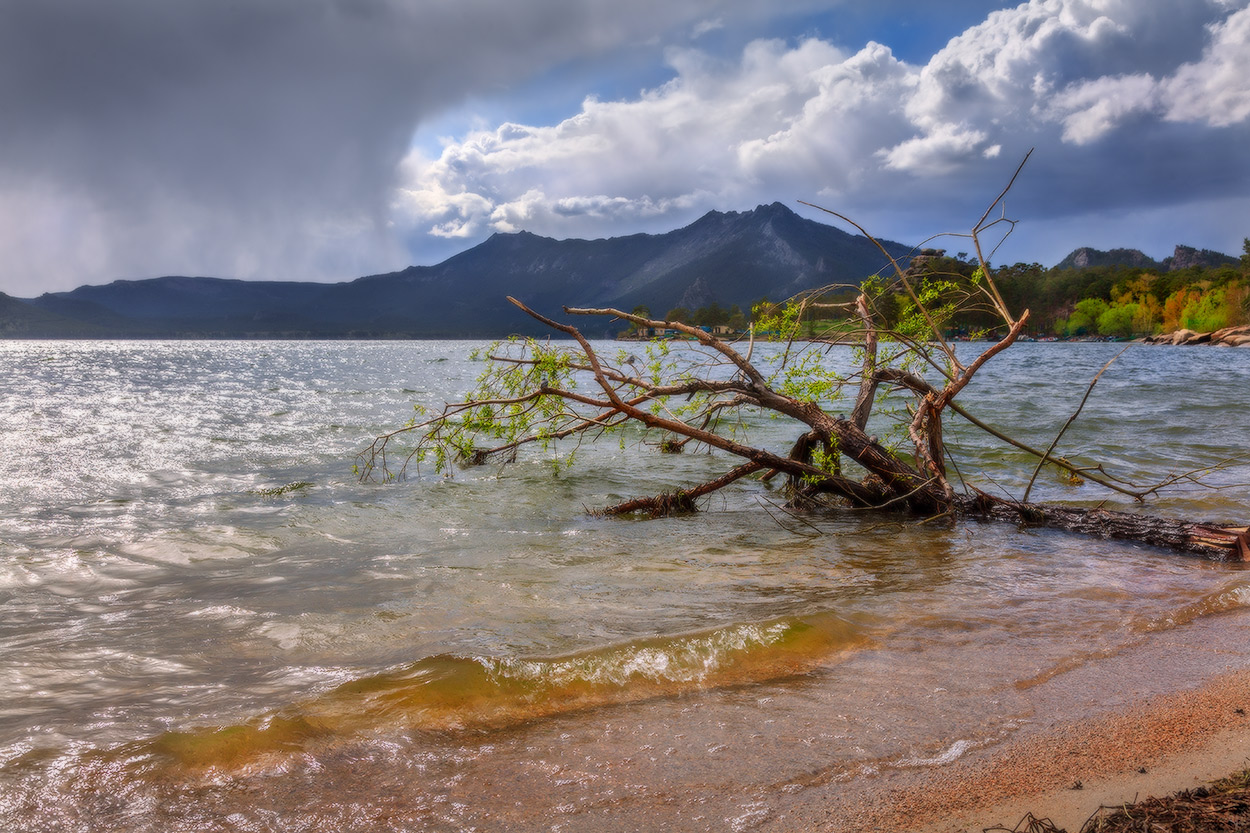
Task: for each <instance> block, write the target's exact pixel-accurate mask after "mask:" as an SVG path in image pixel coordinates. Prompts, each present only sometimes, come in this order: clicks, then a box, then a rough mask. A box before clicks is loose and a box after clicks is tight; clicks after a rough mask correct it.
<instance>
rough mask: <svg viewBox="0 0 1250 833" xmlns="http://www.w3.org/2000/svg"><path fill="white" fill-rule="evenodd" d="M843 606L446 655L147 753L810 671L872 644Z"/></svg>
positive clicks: (290, 745)
mask: <svg viewBox="0 0 1250 833" xmlns="http://www.w3.org/2000/svg"><path fill="white" fill-rule="evenodd" d="M869 639H870V637H869V634H868V632H867V629H865V628H863V627H860V626H857V625H854V624H852V623H851V622H849V621H847V620H845V619H842V618H840V617H838V616H835V615H833V614H822V615H817V616H811V617H806V618H803V619H785V620H777V621H773V622H765V623H750V624H739V625H731V626H728V627H725V628H718V629H716V630H711V631H704V632H699V633H693V634H685V635H681V636H674V637H661V638H655V639H648V640H640V641H637V642H631V643H625V644H623V645H616V646H610V647H607V648H601V649H597V650H593V651H586V652H582V653H578V654H571V655H566V656H560V657H552V658H525V659H514V658H499V657H463V656H454V655H446V654H445V655H439V656H432V657H426V658H425V659H422V660H419V661H417V662H415V663H413V664H411V665H409V666H406V667H404V668H401V669H396V670H394V671H390V672H386V673H383V674H378V675H375V676H372V677H365V678H361V679H356V680H351V681H349V682H346V683H344V684H342V685H340V686H338V687H337V688H334V689H332V690H330V691H328V692H326V693H325V694H323V695H321V696H319V697H316V698H313V699H311V700H308V701H306V702H304V703H301V704H298V705H296V706H293V707H290V708H287V709H283V710H282V711H281V712H277V713H274V714H270V715H265V716H263V717H260V718H258V719H256V720H254V721H250V722H248V723H246V724H244V725H241V726H232V727H226V728H222V729H203V730H193V731H189V732H170V733H167V734H165V735H163V736H161V737H160V738H158V739H157V740H156V741H154V742H152V743H151V744H149V745H148V746H149V750H148V751H149V753H151V754H150V755H149V757H151V755H152V754H154V756H155V757H156V758H158V759H164V760H167V761H172V762H173V763H175V764H177V765H181V766H190V767H194V768H214V767H237V766H249V765H251V764H253V763H255V762H256V761H258V760H260V759H262V758H266V757H272V756H273V755H275V754H277V755H283V754H288V753H290V752H293V751H296V750H298V749H301V748H304V747H306V746H307V745H308V744H311V743H333V742H335V740H336V739H339V738H348V737H352V736H358V735H360V734H362V733H369V732H374V731H377V730H385V729H387V728H388V727H389V728H392V729H394V728H401V729H402V728H412V729H419V730H423V731H437V732H442V731H459V730H463V729H490V728H497V727H503V726H508V725H515V724H517V723H521V722H525V721H529V720H535V719H539V718H542V717H548V716H551V715H554V714H560V713H567V712H570V711H575V710H580V709H587V708H595V707H599V706H605V705H612V704H619V703H627V702H636V701H639V700H644V699H649V698H653V697H661V696H668V695H674V694H681V693H684V692H690V691H697V690H701V689H706V688H711V687H714V686H721V685H738V684H742V683H750V682H760V681H763V680H769V679H777V678H779V677H784V676H790V675H793V674H798V673H805V672H808V671H811V670H812V669H813V668H815V667H817V666H818V665H821V664H828V663H829V662H831V661H832V660H833V659H835V658H837V657H838V656H841V655H842V654H845V653H846V652H849V651H851V650H853V649H855V648H858V647H861V646H863V645H865V644H867V643H868V641H869Z"/></svg>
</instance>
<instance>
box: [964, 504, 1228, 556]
mask: <svg viewBox="0 0 1250 833" xmlns="http://www.w3.org/2000/svg"><path fill="white" fill-rule="evenodd" d="M958 509H959V511H960V513H961V514H963V515H966V516H969V517H975V518H983V519H987V520H997V521H1010V522H1012V523H1017V524H1021V525H1023V526H1036V527H1048V528H1051V529H1062V530H1066V531H1068V532H1077V533H1080V534H1082V535H1090V536H1093V537H1096V538H1115V539H1119V540H1122V541H1136V542H1138V543H1141V544H1146V545H1148V546H1152V547H1163V548H1166V549H1172V550H1177V551H1180V552H1188V553H1195V554H1197V555H1204V556H1207V557H1208V558H1215V559H1218V560H1221V561H1250V528H1248V527H1244V526H1232V525H1231V524H1221V523H1195V522H1193V521H1184V520H1178V519H1175V518H1160V517H1156V516H1153V515H1138V514H1136V513H1133V512H1115V511H1111V510H1107V509H1085V508H1080V507H1073V506H1055V505H1053V504H1047V503H1012V502H1008V501H1003V500H999V499H997V498H993V497H990V496H989V495H985V494H978V495H975V496H972V497H964V498H959V500H958Z"/></svg>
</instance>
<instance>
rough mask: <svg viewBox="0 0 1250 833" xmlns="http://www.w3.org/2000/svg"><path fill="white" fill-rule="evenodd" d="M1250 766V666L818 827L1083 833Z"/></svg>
mask: <svg viewBox="0 0 1250 833" xmlns="http://www.w3.org/2000/svg"><path fill="white" fill-rule="evenodd" d="M1143 670H1144V669H1143ZM1248 764H1250V669H1242V670H1238V671H1234V672H1231V673H1225V674H1223V675H1221V676H1218V677H1215V678H1212V679H1210V680H1208V681H1207V682H1206V683H1204V684H1203V685H1202V686H1201V687H1200V688H1195V689H1193V690H1188V691H1180V692H1174V693H1171V694H1164V695H1158V696H1155V697H1151V698H1149V699H1148V700H1146V701H1144V702H1142V703H1140V704H1136V705H1133V706H1129V707H1126V708H1121V709H1116V710H1113V711H1110V712H1107V713H1103V714H1100V715H1097V716H1090V717H1086V718H1080V719H1075V720H1070V721H1065V722H1062V723H1058V724H1056V725H1054V726H1051V727H1048V728H1046V729H1042V730H1039V731H1038V732H1035V733H1030V734H1029V735H1027V736H1025V737H1022V738H1019V739H1018V740H1016V741H1013V742H1010V743H1008V744H1006V745H1005V746H1002V747H998V748H995V749H991V750H987V751H986V752H985V753H984V754H983V755H979V756H976V757H974V758H972V759H969V760H966V761H960V762H955V763H953V764H951V765H948V766H944V767H942V768H940V769H939V770H937V771H934V772H931V773H928V774H926V775H923V776H921V777H920V778H919V779H917V780H915V781H913V782H911V783H908V784H905V785H901V786H895V787H892V786H890V785H887V784H879V785H878V786H877V788H875V789H873V790H871V791H870V794H869V795H868V796H865V797H860V798H859V799H858V800H856V801H855V802H854V803H848V804H846V805H843V806H841V807H837V808H831V810H832V813H831V815H830V817H829V818H828V819H827V820H826V823H825V824H823V825H822V826H821V827H820V828H818V829H820V830H825V831H849V830H857V831H858V830H865V831H867V830H889V831H909V832H910V833H980V831H983V830H985V829H987V828H1000V827H1001V828H1006V829H1007V830H1012V829H1014V828H1015V827H1016V826H1017V824H1018V823H1019V822H1020V821H1021V820H1022V819H1023V818H1024V817H1025V816H1026V814H1029V813H1031V814H1032V815H1033V816H1034V817H1035V818H1037V819H1049V820H1050V821H1051V822H1053V823H1054V824H1055V825H1056V826H1057V827H1059V828H1062V829H1064V830H1067V831H1068V833H1077V832H1078V831H1080V830H1081V828H1082V827H1083V826H1084V824H1085V822H1086V821H1087V820H1088V819H1089V818H1090V817H1091V816H1092V815H1093V814H1094V813H1096V812H1097V811H1098V810H1099V808H1100V807H1103V806H1108V807H1119V806H1123V805H1124V804H1131V803H1134V802H1136V801H1139V800H1144V799H1146V798H1150V797H1163V796H1167V795H1170V794H1172V793H1174V792H1177V791H1179V790H1183V789H1192V788H1194V787H1198V786H1200V785H1202V784H1205V783H1208V782H1210V781H1214V780H1217V779H1219V778H1223V777H1226V776H1228V775H1230V774H1231V773H1234V772H1237V771H1240V770H1242V769H1245V768H1246V766H1247V765H1248ZM908 780H910V779H908Z"/></svg>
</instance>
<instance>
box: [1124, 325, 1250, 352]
mask: <svg viewBox="0 0 1250 833" xmlns="http://www.w3.org/2000/svg"><path fill="white" fill-rule="evenodd" d="M1142 343H1143V344H1173V345H1190V344H1214V345H1216V346H1220V347H1250V325H1242V326H1240V327H1225V328H1223V329H1222V330H1216V331H1214V332H1210V333H1197V332H1194V331H1193V330H1177V331H1176V332H1173V333H1163V334H1161V335H1157V336H1147V337H1146V338H1144V339H1142Z"/></svg>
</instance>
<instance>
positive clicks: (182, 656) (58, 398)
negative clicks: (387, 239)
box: [0, 342, 1250, 831]
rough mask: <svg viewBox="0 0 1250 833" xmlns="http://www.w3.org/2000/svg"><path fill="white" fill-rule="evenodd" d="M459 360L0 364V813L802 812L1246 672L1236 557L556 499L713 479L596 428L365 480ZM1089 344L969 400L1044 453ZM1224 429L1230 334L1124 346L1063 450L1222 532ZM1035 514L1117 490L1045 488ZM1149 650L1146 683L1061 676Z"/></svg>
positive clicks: (425, 818) (39, 349)
mask: <svg viewBox="0 0 1250 833" xmlns="http://www.w3.org/2000/svg"><path fill="white" fill-rule="evenodd" d="M474 346H475V345H472V344H467V343H456V342H368V343H341V342H290V343H286V342H260V343H257V342H176V343H174V342H170V343H150V342H0V425H3V430H2V432H0V692H2V694H0V817H4V818H6V819H9V820H10V827H11V829H13V830H19V831H20V830H42V829H61V830H127V831H149V830H150V831H157V830H173V829H177V830H304V829H307V830H331V829H335V830H362V831H364V830H469V829H477V830H502V829H508V830H539V829H541V830H550V829H567V830H616V829H644V830H646V829H660V828H661V827H663V828H666V829H674V830H747V829H754V828H761V829H768V828H770V827H776V828H777V829H784V828H785V827H786V826H787V825H789V824H798V823H807V822H809V821H811V820H812V819H811V818H809V817H808V816H805V815H804V813H810V812H811V811H810V802H809V803H804V798H805V797H806V796H811V795H815V794H822V795H823V793H820V791H821V790H829V789H831V787H836V786H838V785H848V786H853V785H854V784H856V783H860V782H864V781H868V780H871V779H874V778H882V777H886V775H887V774H888V773H890V772H893V771H901V770H908V769H916V768H925V767H934V766H941V765H943V764H944V763H946V762H949V761H951V760H955V759H957V758H959V757H960V756H962V755H966V754H969V753H970V752H973V751H975V750H979V749H984V748H989V747H992V746H993V745H995V744H997V743H1000V742H1002V741H1003V740H1005V739H1007V738H1009V737H1011V736H1013V735H1014V734H1016V733H1018V732H1021V731H1027V730H1028V729H1029V728H1031V727H1036V726H1039V725H1044V724H1045V723H1046V722H1048V721H1050V720H1053V719H1057V717H1062V716H1063V715H1062V714H1057V713H1055V712H1054V711H1053V710H1054V708H1056V707H1055V705H1054V704H1055V703H1061V704H1063V709H1066V710H1067V711H1066V712H1065V713H1066V714H1068V715H1069V716H1070V715H1075V714H1079V713H1081V712H1082V710H1086V709H1090V708H1095V707H1098V706H1102V705H1108V704H1112V705H1113V704H1114V702H1115V701H1116V698H1121V699H1130V698H1132V697H1134V696H1139V695H1140V694H1141V693H1150V692H1152V691H1167V690H1172V689H1175V688H1179V687H1183V686H1186V685H1192V684H1194V683H1195V682H1196V681H1198V680H1200V679H1201V678H1202V676H1203V675H1205V674H1210V673H1214V672H1216V671H1219V670H1223V669H1225V668H1230V667H1243V666H1244V665H1246V664H1248V663H1250V653H1248V649H1246V648H1244V647H1242V644H1243V643H1247V640H1246V639H1245V636H1246V635H1247V632H1248V631H1250V616H1248V615H1247V613H1246V611H1247V610H1250V574H1247V573H1245V572H1244V571H1243V570H1242V568H1241V567H1240V566H1239V565H1228V564H1217V563H1212V562H1207V561H1202V560H1198V559H1193V558H1189V557H1184V556H1176V555H1172V554H1168V553H1163V552H1160V551H1157V550H1152V549H1149V548H1144V547H1138V546H1134V545H1129V544H1124V543H1118V542H1106V541H1091V540H1089V539H1084V538H1079V537H1073V536H1068V535H1064V534H1060V533H1055V532H1044V531H1036V530H1034V531H1022V530H1017V529H1015V528H1014V527H1010V526H1003V525H983V526H977V525H959V526H952V525H944V524H927V525H915V524H912V523H906V522H904V520H903V519H898V518H888V517H885V518H883V517H881V516H869V515H861V514H856V513H851V512H840V513H835V514H830V515H807V516H804V517H802V518H793V517H791V516H788V515H786V514H785V513H784V512H782V511H781V510H780V506H781V504H782V503H784V496H783V495H782V494H781V493H780V491H779V490H778V489H775V488H772V487H770V486H768V485H766V484H761V483H758V482H742V483H740V484H737V485H735V486H734V487H731V488H730V489H728V490H725V491H723V492H722V493H720V494H718V495H716V496H714V497H713V498H712V499H711V500H710V501H709V502H708V504H707V506H706V507H705V508H706V510H707V511H704V512H701V513H699V514H696V515H692V516H686V517H679V518H670V519H664V520H658V521H637V520H623V519H601V518H595V517H592V516H590V515H588V514H587V513H586V511H585V510H586V508H587V507H595V506H600V505H605V504H608V503H611V502H614V501H618V500H621V499H624V498H626V497H632V496H637V495H643V494H653V493H657V492H659V491H661V490H664V489H671V488H674V487H677V486H680V485H689V484H692V483H695V482H698V481H700V480H702V479H706V478H709V477H712V476H715V475H716V474H719V473H721V472H722V471H724V470H725V469H727V468H728V467H729V465H731V463H730V462H729V461H727V460H725V459H722V458H718V457H714V456H709V455H706V454H684V455H679V456H674V455H661V454H659V453H658V452H657V451H655V450H654V448H652V447H651V446H649V445H639V444H637V443H635V442H628V443H627V444H626V445H625V447H624V448H622V447H621V446H620V445H619V444H618V443H616V442H615V441H609V442H606V443H603V444H600V445H598V446H594V447H587V448H584V449H583V450H582V452H581V454H580V462H579V465H578V466H577V467H575V468H574V469H573V470H571V471H564V472H561V473H560V474H558V475H553V474H552V472H551V469H550V467H549V466H547V465H545V463H544V461H543V460H542V459H541V458H539V457H535V456H531V457H523V458H522V459H521V460H520V461H519V462H518V463H517V464H515V465H512V466H509V467H507V468H502V469H501V468H494V467H482V468H477V469H473V470H471V471H468V472H465V473H461V474H459V475H457V476H456V477H455V478H454V479H444V478H441V477H437V476H434V475H433V474H432V473H430V472H416V473H414V474H413V476H410V477H409V478H407V479H405V480H402V481H400V482H397V483H391V484H384V485H383V484H368V483H366V484H362V483H359V482H357V480H356V478H355V476H354V475H353V472H352V465H353V462H354V461H355V455H356V454H357V452H358V451H360V450H361V449H362V448H363V447H364V446H366V445H367V444H368V442H369V440H370V439H372V437H373V436H374V435H375V434H376V433H378V432H381V431H384V430H387V429H390V428H394V427H396V426H398V425H400V424H402V423H403V422H405V421H406V420H407V419H408V418H409V416H410V415H411V414H412V405H413V404H414V403H417V402H420V403H424V404H427V405H431V404H432V405H437V404H440V403H441V402H442V401H444V400H446V399H449V398H455V397H456V396H457V395H459V394H461V393H463V392H464V391H465V390H466V389H467V388H468V386H469V385H471V383H472V380H473V378H474V377H475V376H476V375H477V373H479V372H480V371H481V367H482V366H481V365H480V364H479V363H475V362H471V361H468V359H467V357H468V355H469V353H470V351H471V349H472V348H473V347H474ZM842 350H843V348H837V349H835V350H834V351H833V352H832V353H831V354H830V356H829V358H828V360H829V361H831V362H849V361H850V360H851V358H850V354H849V352H840V351H842ZM1118 350H1119V347H1118V346H1116V345H1104V344H1070V345H1049V344H1024V345H1018V346H1016V347H1014V348H1012V349H1011V350H1009V351H1008V352H1007V353H1006V354H1004V355H1002V356H1001V357H999V358H998V359H996V360H995V361H994V362H991V363H990V364H989V365H988V366H987V367H986V368H985V369H984V370H983V371H982V374H981V376H980V377H978V380H977V381H976V382H975V383H974V385H973V387H972V388H971V389H969V390H968V391H966V392H965V395H964V396H963V397H961V401H964V403H965V405H966V406H967V407H968V408H969V409H971V410H973V411H974V412H975V413H976V414H977V415H978V416H980V417H981V418H982V419H984V420H987V421H988V422H990V423H992V424H994V425H995V426H998V427H1000V428H1002V429H1005V430H1008V431H1009V432H1012V433H1014V434H1015V435H1016V436H1018V437H1019V438H1020V439H1022V440H1026V441H1028V442H1030V443H1032V444H1033V445H1035V446H1041V447H1045V446H1047V445H1049V443H1050V441H1051V439H1053V437H1054V435H1055V434H1056V432H1057V431H1058V430H1059V428H1060V427H1061V426H1062V425H1063V423H1064V421H1065V420H1066V419H1067V417H1068V416H1069V415H1070V414H1071V413H1072V411H1073V410H1074V409H1075V408H1076V406H1077V404H1078V403H1079V401H1080V399H1081V397H1082V395H1083V394H1084V393H1085V387H1086V385H1087V383H1088V380H1089V379H1090V378H1092V376H1093V375H1094V373H1096V372H1097V371H1098V369H1099V368H1100V367H1101V366H1102V365H1103V363H1104V362H1106V361H1107V360H1108V359H1109V358H1111V357H1112V356H1113V355H1115V353H1116V352H1118ZM1248 406H1250V350H1240V349H1220V348H1202V347H1200V348H1171V347H1143V346H1133V347H1131V348H1130V349H1129V350H1128V351H1127V352H1126V353H1125V354H1124V355H1123V356H1122V357H1121V358H1120V359H1119V360H1118V361H1117V362H1116V363H1115V364H1114V365H1113V366H1112V367H1111V368H1110V369H1109V370H1108V371H1107V372H1106V374H1105V375H1104V376H1103V378H1102V380H1101V381H1100V382H1099V384H1098V386H1097V387H1096V389H1095V391H1094V393H1093V395H1092V396H1091V398H1090V401H1089V403H1088V404H1087V405H1086V407H1085V410H1084V412H1083V414H1082V416H1081V418H1080V419H1079V420H1078V421H1077V422H1076V423H1075V424H1074V425H1073V427H1072V428H1071V429H1070V430H1069V431H1068V433H1067V434H1066V435H1065V437H1064V440H1063V442H1062V444H1061V446H1060V451H1061V452H1062V453H1064V454H1065V455H1067V456H1069V457H1071V458H1073V459H1085V460H1089V459H1092V457H1091V456H1090V455H1092V454H1093V453H1095V452H1097V455H1098V458H1099V459H1101V460H1102V461H1103V462H1105V463H1106V464H1107V467H1108V469H1109V470H1112V471H1114V472H1116V473H1118V474H1120V475H1122V476H1125V477H1129V478H1132V479H1137V480H1141V481H1147V480H1150V479H1151V478H1152V477H1153V478H1155V479H1158V478H1160V477H1162V476H1164V475H1167V474H1169V473H1171V474H1179V473H1185V472H1200V471H1204V470H1208V469H1211V468H1212V467H1219V466H1222V465H1226V466H1227V468H1224V469H1220V470H1217V471H1215V472H1214V473H1211V474H1209V479H1210V482H1211V483H1212V484H1213V485H1216V486H1223V487H1226V488H1222V489H1219V490H1209V489H1198V488H1196V487H1192V486H1191V487H1187V488H1181V489H1177V490H1172V491H1169V492H1165V493H1164V494H1163V495H1162V496H1161V497H1160V498H1159V499H1158V500H1157V501H1156V502H1155V503H1154V505H1153V506H1152V508H1151V511H1155V512H1160V513H1166V514H1170V515H1176V516H1184V517H1192V518H1198V519H1206V520H1217V521H1218V520H1230V521H1240V522H1245V521H1246V520H1247V518H1250V497H1248V496H1247V492H1246V490H1245V489H1244V488H1237V484H1239V483H1244V482H1247V481H1250V469H1248V468H1247V466H1246V465H1245V463H1244V459H1243V460H1241V461H1238V460H1236V459H1235V458H1237V457H1238V456H1239V455H1244V454H1245V453H1246V447H1247V438H1248V436H1250V408H1248ZM753 431H754V436H755V437H756V438H758V439H759V440H760V441H761V442H764V443H767V444H769V445H770V446H772V447H775V448H777V449H778V450H784V449H785V448H786V447H788V445H789V443H790V442H792V440H793V436H791V435H790V434H789V433H787V430H786V428H785V427H784V426H782V425H781V424H779V423H775V422H767V421H766V422H764V423H762V424H760V425H757V426H755V427H754V429H753ZM948 441H949V442H950V443H951V444H952V445H953V446H955V447H957V448H958V449H959V450H960V454H961V455H962V456H961V460H963V463H962V464H961V474H962V475H963V476H964V477H966V478H968V479H969V480H971V481H974V482H976V483H977V484H978V485H979V486H980V487H981V488H985V489H987V490H997V491H999V492H1006V493H1009V494H1014V495H1019V494H1021V492H1022V490H1023V488H1024V486H1025V484H1027V482H1028V480H1029V478H1030V476H1031V475H1032V472H1033V466H1032V464H1031V463H1030V461H1029V459H1028V458H1027V457H1026V456H1025V455H1023V454H1022V453H1021V452H1017V451H1015V450H1013V449H1010V448H1007V447H1005V446H1003V445H1002V444H1000V443H998V442H997V441H994V440H992V439H990V438H987V437H985V436H982V435H978V434H977V433H976V432H974V431H972V430H969V429H968V427H967V426H966V425H961V424H960V423H959V422H958V421H952V422H951V423H950V424H949V425H948ZM1230 460H1231V461H1233V462H1231V463H1229V461H1230ZM1033 497H1034V499H1040V500H1053V501H1065V502H1074V503H1079V504H1082V505H1092V504H1094V503H1096V502H1098V501H1101V500H1103V499H1105V498H1106V497H1107V494H1106V493H1104V492H1099V491H1095V490H1094V489H1093V488H1092V487H1090V486H1088V485H1086V486H1076V485H1073V484H1071V483H1070V482H1068V481H1067V480H1065V479H1064V478H1062V477H1060V476H1059V475H1058V474H1057V473H1056V472H1054V471H1051V470H1043V471H1042V472H1041V473H1040V474H1039V478H1038V483H1037V485H1036V486H1035V487H1034V495H1033ZM1112 505H1117V506H1120V507H1121V508H1124V507H1125V506H1126V505H1125V504H1123V503H1117V502H1115V501H1113V502H1112ZM1247 644H1250V643H1247ZM1150 651H1155V652H1159V651H1167V652H1168V653H1167V656H1168V657H1169V661H1168V663H1167V667H1166V668H1165V669H1163V670H1159V671H1157V672H1155V673H1152V674H1150V675H1148V676H1147V677H1146V678H1144V679H1136V680H1134V681H1133V683H1132V685H1131V686H1125V687H1124V688H1123V690H1120V689H1117V688H1116V687H1115V686H1114V685H1110V684H1109V685H1107V686H1106V687H1105V688H1100V689H1099V690H1098V691H1091V690H1089V689H1088V680H1089V679H1092V678H1094V677H1096V676H1097V674H1098V673H1099V671H1100V670H1101V669H1111V668H1114V667H1117V666H1116V663H1121V662H1126V661H1127V660H1128V658H1131V657H1133V656H1135V655H1136V653H1135V652H1137V653H1140V652H1150ZM1039 692H1040V693H1039ZM1042 693H1044V694H1042ZM1043 700H1044V701H1045V702H1046V703H1047V704H1048V705H1047V709H1048V711H1047V712H1046V713H1045V714H1043V713H1040V712H1039V703H1040V702H1042V701H1043Z"/></svg>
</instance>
